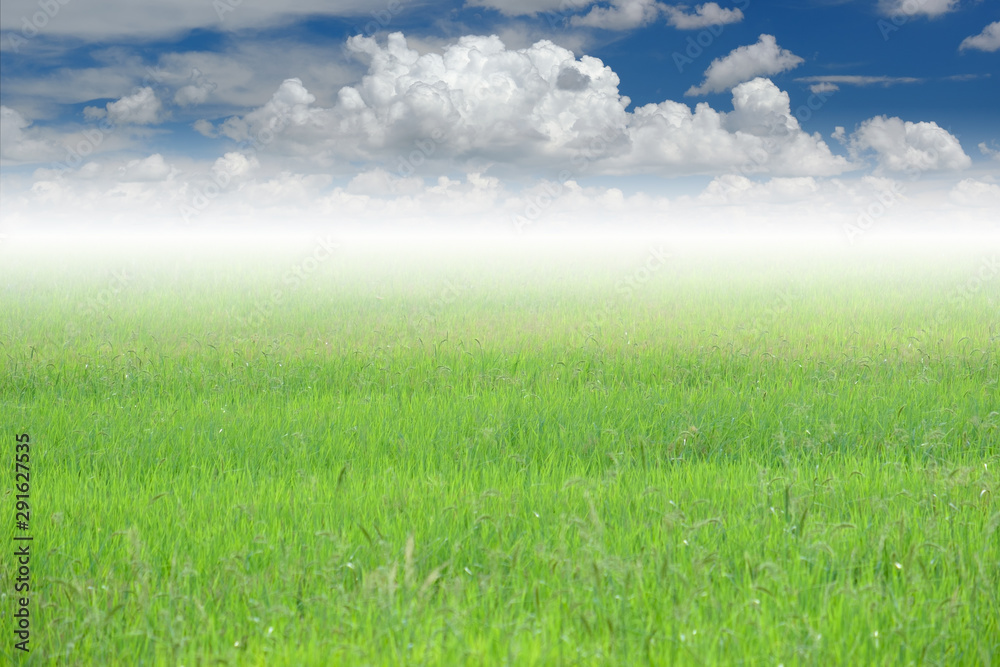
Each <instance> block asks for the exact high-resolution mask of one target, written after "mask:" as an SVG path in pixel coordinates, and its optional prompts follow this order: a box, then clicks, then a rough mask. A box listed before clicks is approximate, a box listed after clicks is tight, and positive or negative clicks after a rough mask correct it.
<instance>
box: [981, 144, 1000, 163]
mask: <svg viewBox="0 0 1000 667" xmlns="http://www.w3.org/2000/svg"><path fill="white" fill-rule="evenodd" d="M994 145H995V143H994ZM979 152H980V153H982V154H983V155H985V156H986V157H988V158H992V159H994V160H998V161H1000V150H998V149H996V148H990V147H989V146H987V145H986V142H985V141H981V142H980V143H979Z"/></svg>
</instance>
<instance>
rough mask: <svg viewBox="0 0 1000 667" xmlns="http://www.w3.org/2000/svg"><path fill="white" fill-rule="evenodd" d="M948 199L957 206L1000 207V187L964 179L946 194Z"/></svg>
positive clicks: (972, 179)
mask: <svg viewBox="0 0 1000 667" xmlns="http://www.w3.org/2000/svg"><path fill="white" fill-rule="evenodd" d="M948 197H949V198H950V199H951V201H953V202H954V203H956V204H958V205H959V206H974V207H993V208H994V210H996V208H997V207H1000V185H997V184H995V183H987V182H984V181H977V180H976V179H974V178H966V179H965V180H963V181H960V182H959V183H958V184H957V185H955V187H953V188H952V189H951V192H949V193H948Z"/></svg>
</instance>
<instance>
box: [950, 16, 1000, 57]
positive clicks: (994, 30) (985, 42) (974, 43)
mask: <svg viewBox="0 0 1000 667" xmlns="http://www.w3.org/2000/svg"><path fill="white" fill-rule="evenodd" d="M958 48H959V50H961V51H965V50H966V49H978V50H979V51H990V52H992V51H997V50H1000V21H994V22H993V23H991V24H989V25H988V26H986V27H985V28H983V31H982V32H981V33H979V34H978V35H973V36H972V37H966V38H965V39H964V40H962V44H961V46H959V47H958Z"/></svg>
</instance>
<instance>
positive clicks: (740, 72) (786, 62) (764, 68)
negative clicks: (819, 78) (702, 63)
mask: <svg viewBox="0 0 1000 667" xmlns="http://www.w3.org/2000/svg"><path fill="white" fill-rule="evenodd" d="M803 62H805V61H804V60H803V59H802V58H800V57H798V56H797V55H795V54H794V53H792V52H791V51H788V50H787V49H783V48H781V47H779V46H778V42H777V40H776V39H775V38H774V36H773V35H761V36H760V39H759V40H758V41H757V43H756V44H750V45H749V46H741V47H739V48H738V49H736V50H734V51H732V52H731V53H730V54H729V55H727V56H724V57H722V58H716V59H715V60H713V61H712V64H711V65H709V66H708V69H707V70H706V71H705V80H704V81H703V82H702V84H701V85H700V86H692V87H691V88H690V89H689V90H688V91H687V92H686V93H684V94H685V95H705V94H707V93H719V92H722V91H724V90H729V89H730V88H732V87H733V86H735V85H736V84H738V83H743V82H744V81H749V80H750V79H753V78H755V77H758V76H771V75H774V74H778V73H780V72H784V71H786V70H790V69H794V68H795V67H798V66H799V65H801V64H802V63H803Z"/></svg>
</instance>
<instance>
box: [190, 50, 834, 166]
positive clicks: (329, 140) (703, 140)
mask: <svg viewBox="0 0 1000 667" xmlns="http://www.w3.org/2000/svg"><path fill="white" fill-rule="evenodd" d="M349 48H350V49H352V50H353V51H355V52H356V53H359V54H361V55H363V56H364V57H366V58H367V59H369V61H370V65H369V71H368V74H367V75H366V76H365V77H364V78H363V79H362V81H361V83H360V84H358V85H356V86H347V87H344V88H342V89H341V90H340V91H339V93H338V95H337V98H338V102H337V104H335V105H334V106H333V107H329V108H327V107H321V106H319V105H317V104H315V98H314V96H313V95H312V93H311V92H310V91H309V90H307V89H306V88H305V86H303V84H302V82H301V81H300V80H298V79H289V80H287V81H285V82H284V83H283V84H282V85H281V86H280V87H279V89H278V91H277V92H276V93H275V95H274V96H273V97H272V99H271V100H270V101H269V102H268V103H267V104H265V105H264V106H263V107H260V108H258V109H256V110H254V111H252V112H251V113H249V114H246V115H245V116H241V117H233V118H230V119H228V120H226V121H225V122H224V123H223V124H222V126H221V128H220V132H221V133H222V134H223V135H225V136H227V137H229V138H231V139H233V140H236V141H244V140H248V139H252V138H260V143H261V144H262V150H266V151H267V152H269V153H273V154H281V155H285V156H295V157H297V158H298V159H300V160H304V161H306V162H309V163H312V164H314V165H323V166H324V167H325V168H327V169H336V166H337V165H338V164H339V165H346V164H347V163H348V162H349V161H350V162H355V163H356V162H367V163H371V164H372V166H382V167H383V168H386V169H388V170H390V171H395V172H396V173H398V174H400V175H401V176H404V177H405V176H410V175H413V174H414V173H417V172H422V173H434V171H435V170H438V172H437V173H441V170H445V171H446V170H449V169H453V168H456V167H457V168H459V169H465V170H468V171H482V170H485V169H488V168H490V166H491V165H522V166H527V167H529V168H533V169H536V170H537V169H546V168H548V169H555V170H569V171H571V172H573V173H578V172H582V171H588V172H590V173H635V172H637V171H643V172H654V173H662V174H698V173H719V172H720V171H726V170H733V169H737V168H740V167H742V166H743V165H746V164H748V163H749V164H750V165H751V166H750V167H749V168H750V169H752V170H753V171H754V172H764V173H781V174H789V175H820V174H831V173H840V172H842V171H844V170H846V169H850V168H851V165H850V164H849V163H848V162H847V160H845V159H844V158H842V157H838V156H834V155H832V154H831V152H830V150H829V148H828V147H827V145H826V144H825V143H823V141H822V139H820V138H819V136H818V135H809V134H806V133H804V132H802V130H801V128H800V127H799V124H798V122H797V121H796V120H795V118H794V117H793V116H792V115H791V113H790V110H789V99H788V95H787V94H786V93H784V92H782V91H780V90H779V89H778V88H777V86H775V85H774V84H773V83H771V82H770V81H769V80H767V79H757V80H755V81H750V82H746V83H745V84H744V85H742V86H739V87H737V89H736V90H734V91H733V105H734V110H733V111H732V112H731V113H728V114H727V113H724V112H719V111H716V110H714V109H712V108H711V107H709V106H708V105H707V104H705V105H698V107H697V109H695V110H694V111H692V109H691V108H689V107H688V106H687V105H685V104H681V103H678V102H672V101H665V102H662V103H660V104H650V105H646V106H644V107H642V108H640V109H637V110H636V111H635V113H629V112H628V111H626V108H627V107H628V105H629V103H630V100H629V99H628V98H627V97H624V96H622V95H621V94H620V93H619V91H618V84H619V80H618V77H617V75H615V73H614V72H613V71H612V70H611V69H610V68H608V67H606V66H605V65H604V64H603V63H602V62H601V61H600V60H597V59H596V58H590V57H586V56H584V57H583V58H581V59H579V60H577V59H576V58H575V56H574V55H573V54H572V53H571V52H570V51H568V50H566V49H563V48H561V47H558V46H556V45H554V44H552V43H551V42H547V41H542V42H538V43H536V44H535V45H533V46H531V47H530V48H527V49H520V50H510V49H507V48H506V47H505V46H504V44H503V43H502V42H501V41H500V40H499V39H498V38H496V37H476V36H469V37H463V38H462V39H460V40H459V41H458V42H457V43H455V44H451V45H449V46H448V47H446V48H445V49H444V51H443V53H440V54H438V53H427V54H424V55H419V54H418V53H417V52H416V51H414V50H412V49H410V48H409V47H408V45H407V42H406V40H405V38H404V37H403V36H402V35H401V34H393V35H390V36H389V38H388V42H387V43H386V44H385V45H384V46H382V45H381V44H379V43H378V42H376V41H375V40H373V39H367V38H353V39H352V40H351V41H350V42H349ZM204 129H206V130H207V129H208V128H204ZM345 171H346V170H345ZM349 171H355V169H354V168H353V167H351V168H350V170H349Z"/></svg>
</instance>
